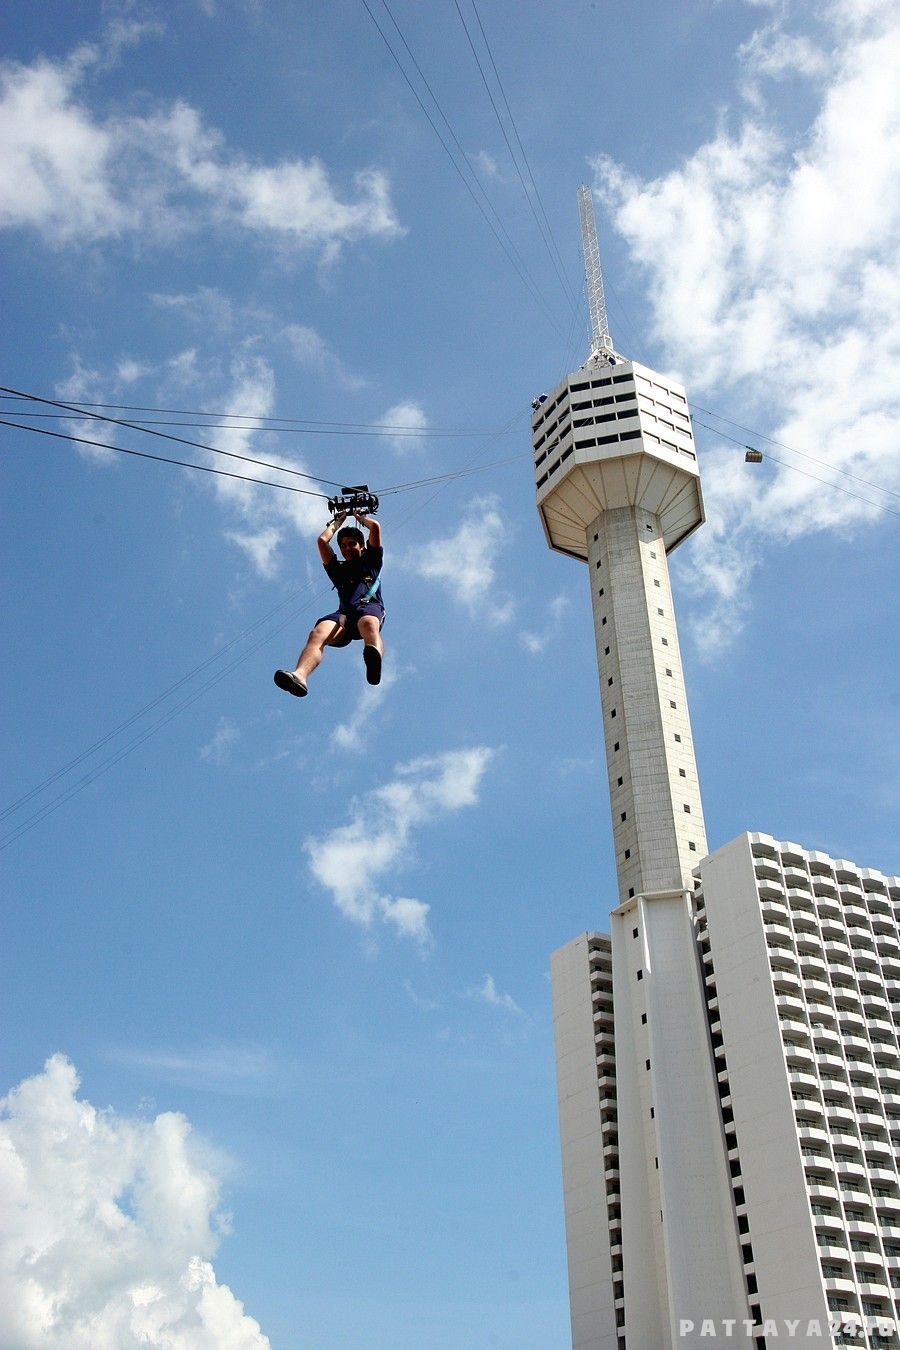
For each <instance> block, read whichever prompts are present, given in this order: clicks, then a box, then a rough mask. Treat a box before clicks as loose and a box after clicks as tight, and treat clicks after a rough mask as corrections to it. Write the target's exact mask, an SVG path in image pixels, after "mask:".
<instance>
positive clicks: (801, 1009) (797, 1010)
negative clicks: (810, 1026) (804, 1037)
mask: <svg viewBox="0 0 900 1350" xmlns="http://www.w3.org/2000/svg"><path fill="white" fill-rule="evenodd" d="M775 1006H776V1007H777V1008H778V1011H779V1012H780V1013H782V1014H783V1015H785V1016H786V1017H787V1018H789V1019H793V1021H792V1025H797V1026H802V1027H803V1028H804V1030H805V1029H806V1004H805V1003H804V1002H803V1000H802V999H800V998H792V997H791V996H790V994H776V996H775ZM782 1025H784V1024H782ZM891 1025H892V1027H893V1023H892V1024H891Z"/></svg>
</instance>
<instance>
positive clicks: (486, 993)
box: [466, 975, 525, 1017]
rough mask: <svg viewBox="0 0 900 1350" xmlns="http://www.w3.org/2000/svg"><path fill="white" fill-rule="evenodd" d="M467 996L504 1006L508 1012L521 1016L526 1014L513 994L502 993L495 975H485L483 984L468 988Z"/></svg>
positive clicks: (496, 1005) (482, 1001)
mask: <svg viewBox="0 0 900 1350" xmlns="http://www.w3.org/2000/svg"><path fill="white" fill-rule="evenodd" d="M466 996H467V997H468V998H474V999H477V1000H478V1001H479V1002H481V1003H489V1004H490V1005H491V1007H493V1008H503V1009H505V1010H506V1012H511V1013H517V1014H518V1015H519V1016H520V1017H524V1016H525V1014H524V1012H523V1010H522V1009H521V1008H520V1007H519V1005H518V1003H517V1002H516V1000H515V999H514V998H513V997H512V995H511V994H501V993H500V991H499V990H498V989H497V985H496V983H495V982H494V977H493V975H485V977H484V982H483V984H480V985H477V986H476V988H474V989H467V990H466Z"/></svg>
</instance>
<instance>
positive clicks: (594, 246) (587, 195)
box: [578, 183, 614, 358]
mask: <svg viewBox="0 0 900 1350" xmlns="http://www.w3.org/2000/svg"><path fill="white" fill-rule="evenodd" d="M578 211H579V214H580V216H581V247H582V249H583V251H584V279H585V281H586V283H587V298H588V309H589V311H590V315H591V358H594V357H598V356H612V355H613V351H614V349H613V344H612V338H611V337H610V335H609V320H608V319H607V317H606V300H605V298H604V295H603V272H602V271H601V268H600V245H599V243H598V241H597V222H596V220H595V218H594V202H593V199H592V197H591V192H590V189H589V188H588V187H586V186H585V185H584V183H582V185H581V187H580V188H579V189H578Z"/></svg>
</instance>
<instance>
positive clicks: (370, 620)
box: [356, 614, 384, 684]
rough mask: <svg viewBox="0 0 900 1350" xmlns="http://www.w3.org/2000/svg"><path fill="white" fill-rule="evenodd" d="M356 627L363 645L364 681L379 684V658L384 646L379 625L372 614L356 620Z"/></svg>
mask: <svg viewBox="0 0 900 1350" xmlns="http://www.w3.org/2000/svg"><path fill="white" fill-rule="evenodd" d="M356 627H357V629H358V631H359V635H360V637H361V638H362V640H363V643H364V644H365V645H364V646H363V661H364V662H365V665H366V679H367V680H368V682H369V684H380V682H381V657H382V654H383V652H384V644H383V643H382V641H381V624H380V623H379V622H378V620H377V619H376V618H375V615H374V614H363V615H362V616H361V618H359V619H358V620H357V624H356Z"/></svg>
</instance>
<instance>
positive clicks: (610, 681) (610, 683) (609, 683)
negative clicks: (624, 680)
mask: <svg viewBox="0 0 900 1350" xmlns="http://www.w3.org/2000/svg"><path fill="white" fill-rule="evenodd" d="M606 683H607V684H608V685H609V687H610V688H612V676H611V675H610V677H609V679H608V680H607V681H606Z"/></svg>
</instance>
